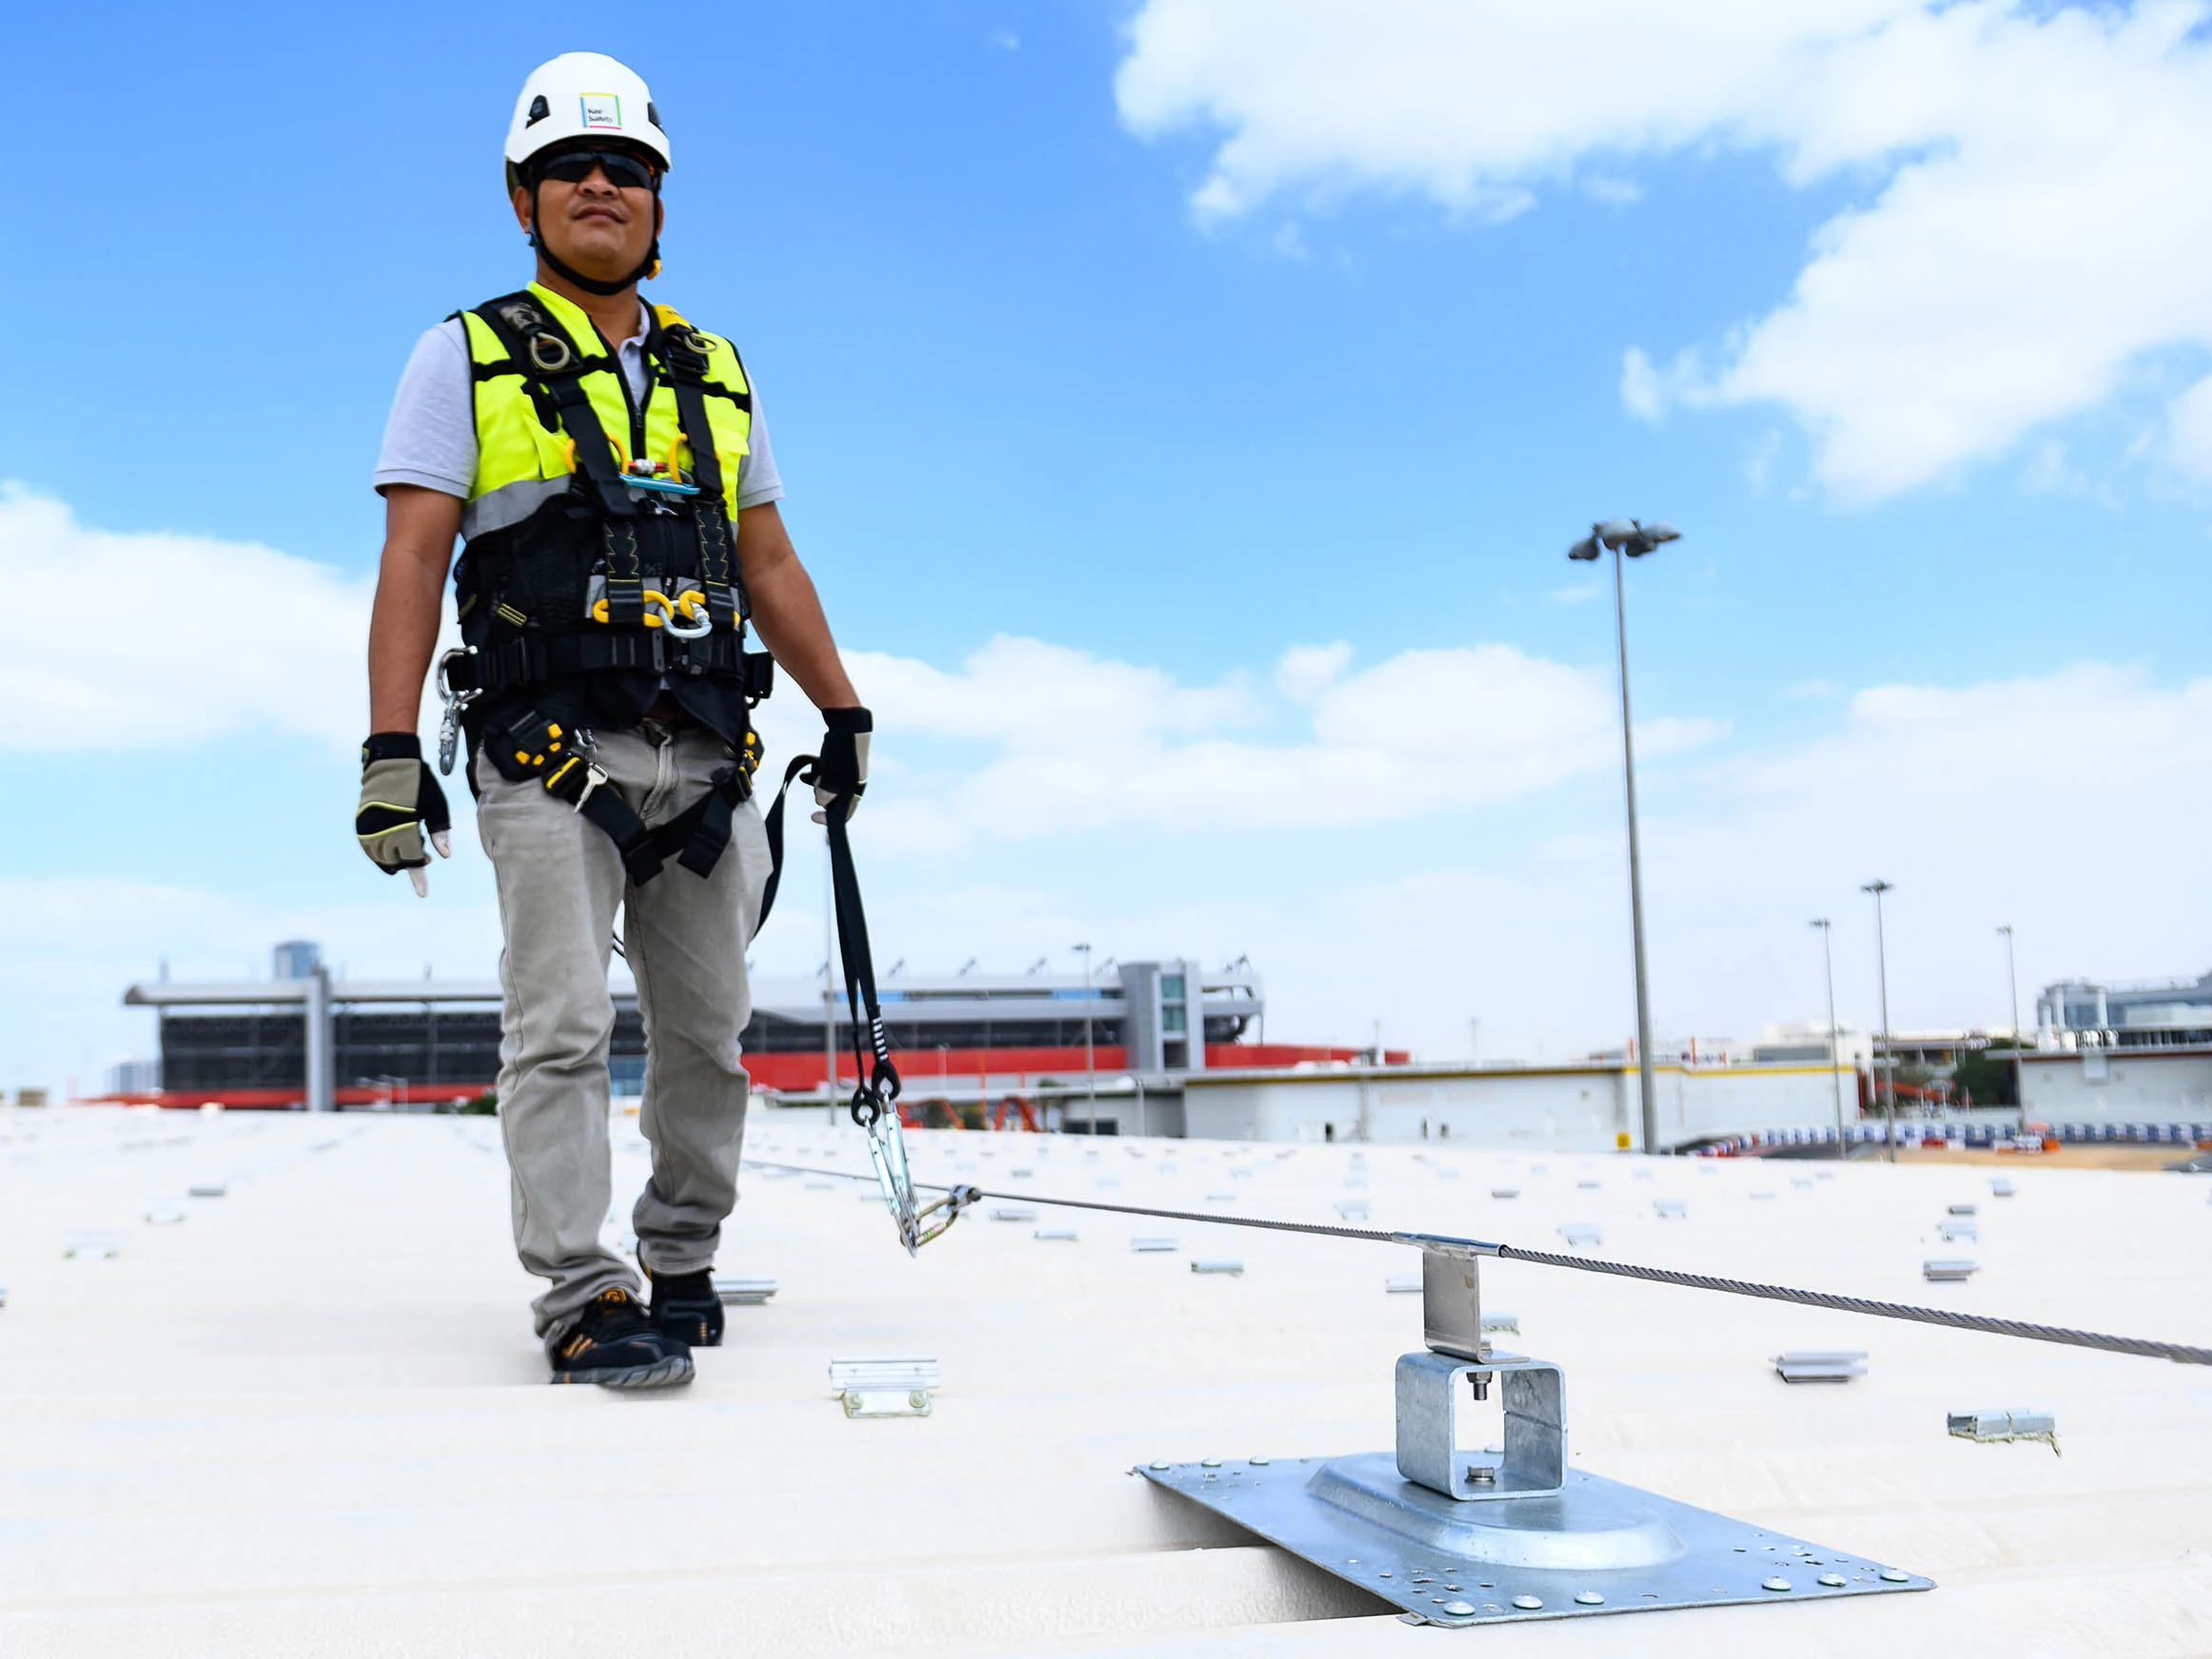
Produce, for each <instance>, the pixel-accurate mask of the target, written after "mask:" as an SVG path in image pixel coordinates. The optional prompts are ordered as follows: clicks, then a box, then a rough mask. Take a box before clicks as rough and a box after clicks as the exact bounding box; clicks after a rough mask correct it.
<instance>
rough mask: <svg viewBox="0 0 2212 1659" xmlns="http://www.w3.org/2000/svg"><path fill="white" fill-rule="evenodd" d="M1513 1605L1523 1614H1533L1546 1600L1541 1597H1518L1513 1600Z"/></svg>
mask: <svg viewBox="0 0 2212 1659" xmlns="http://www.w3.org/2000/svg"><path fill="white" fill-rule="evenodd" d="M1513 1605H1514V1606H1515V1607H1517V1608H1518V1609H1520V1610H1521V1611H1523V1612H1529V1613H1533V1612H1535V1611H1536V1610H1537V1609H1538V1608H1540V1607H1542V1606H1543V1605H1544V1598H1543V1597H1542V1596H1540V1595H1517V1596H1515V1597H1514V1598H1513Z"/></svg>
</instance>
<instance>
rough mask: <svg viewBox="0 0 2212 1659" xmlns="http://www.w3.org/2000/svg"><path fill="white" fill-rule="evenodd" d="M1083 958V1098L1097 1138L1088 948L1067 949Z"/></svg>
mask: <svg viewBox="0 0 2212 1659" xmlns="http://www.w3.org/2000/svg"><path fill="white" fill-rule="evenodd" d="M1068 948H1069V949H1071V950H1073V951H1074V952H1075V953H1076V954H1077V955H1078V956H1081V957H1082V958H1083V1097H1084V1100H1085V1101H1086V1103H1087V1105H1088V1109H1089V1112H1090V1133H1091V1136H1092V1138H1093V1139H1094V1140H1095V1139H1096V1138H1097V1136H1098V1057H1097V1054H1096V1053H1095V1052H1094V1050H1093V1049H1092V1047H1091V1041H1090V947H1089V946H1088V945H1087V944H1085V945H1072V946H1069V947H1068Z"/></svg>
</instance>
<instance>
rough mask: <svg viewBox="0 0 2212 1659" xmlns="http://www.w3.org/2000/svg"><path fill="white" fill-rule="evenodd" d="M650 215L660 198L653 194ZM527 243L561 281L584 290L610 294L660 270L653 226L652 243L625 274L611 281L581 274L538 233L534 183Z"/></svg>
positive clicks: (655, 212)
mask: <svg viewBox="0 0 2212 1659" xmlns="http://www.w3.org/2000/svg"><path fill="white" fill-rule="evenodd" d="M653 216H654V217H655V218H656V219H658V218H659V217H660V200H659V198H658V197H657V196H656V197H655V198H654V203H653ZM530 245H531V246H532V247H533V248H535V249H536V250H537V252H538V258H539V259H541V260H543V261H544V262H545V263H547V264H548V265H550V266H552V267H553V271H554V274H555V275H557V276H558V277H560V278H561V279H562V280H563V281H565V282H571V283H575V284H576V285H577V287H579V288H581V289H582V290H583V291H584V292H585V293H587V294H599V295H602V296H608V297H611V296H613V295H616V294H619V293H621V292H622V291H623V290H624V289H625V288H634V287H636V285H637V284H638V283H642V282H644V281H645V280H646V279H647V278H649V277H656V276H658V275H659V274H660V232H659V230H658V228H657V227H656V229H655V231H654V236H653V245H652V246H650V247H648V248H647V249H646V250H645V258H644V260H643V262H642V263H639V265H638V266H637V268H636V270H634V271H632V272H631V273H630V274H629V275H628V276H626V277H624V278H622V279H621V280H620V281H619V282H614V283H609V282H602V281H601V280H600V279H599V278H597V277H587V276H585V275H584V274H583V272H581V271H579V270H577V268H576V267H575V266H574V265H572V264H570V263H568V262H567V261H566V260H564V259H562V258H561V257H560V256H559V255H558V254H557V253H555V252H554V251H553V249H551V248H550V247H547V246H546V245H545V239H544V238H543V237H542V236H539V235H538V186H537V185H531V186H530Z"/></svg>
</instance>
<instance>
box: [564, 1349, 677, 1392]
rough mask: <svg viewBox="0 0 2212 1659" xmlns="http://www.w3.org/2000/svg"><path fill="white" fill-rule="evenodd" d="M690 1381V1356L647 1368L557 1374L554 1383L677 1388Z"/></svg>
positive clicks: (659, 1361)
mask: <svg viewBox="0 0 2212 1659" xmlns="http://www.w3.org/2000/svg"><path fill="white" fill-rule="evenodd" d="M691 1379H692V1356H690V1355H689V1354H671V1355H670V1356H668V1357H667V1358H665V1359H656V1360H654V1361H653V1362H652V1363H651V1364H647V1365H619V1366H617V1365H607V1366H599V1367H597V1368H595V1369H593V1370H590V1371H557V1372H555V1373H554V1374H553V1380H554V1381H555V1382H556V1383H557V1384H558V1383H587V1382H588V1383H593V1384H596V1385H597V1386H598V1387H600V1388H678V1387H681V1386H682V1385H683V1384H684V1383H687V1382H689V1381H691Z"/></svg>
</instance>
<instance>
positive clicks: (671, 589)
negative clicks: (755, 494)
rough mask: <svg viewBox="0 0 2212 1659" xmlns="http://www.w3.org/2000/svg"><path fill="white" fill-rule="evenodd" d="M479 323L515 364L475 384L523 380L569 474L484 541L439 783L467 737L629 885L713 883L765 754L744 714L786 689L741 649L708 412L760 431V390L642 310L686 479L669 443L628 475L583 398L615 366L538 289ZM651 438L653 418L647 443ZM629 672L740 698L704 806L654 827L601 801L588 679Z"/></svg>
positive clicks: (455, 670) (465, 592)
mask: <svg viewBox="0 0 2212 1659" xmlns="http://www.w3.org/2000/svg"><path fill="white" fill-rule="evenodd" d="M457 315H458V314H457ZM470 315H471V316H472V317H473V318H475V319H476V320H477V321H479V322H480V323H481V324H482V325H483V326H484V327H485V328H486V329H487V330H489V331H490V333H491V335H492V336H493V338H494V339H495V340H496V341H497V342H499V347H500V348H501V350H502V351H503V354H504V356H503V360H500V361H488V362H487V361H479V362H477V363H476V364H475V373H476V376H477V379H478V380H479V381H485V380H491V379H496V378H499V377H501V376H507V375H515V376H518V377H519V379H520V381H521V390H522V392H523V393H524V394H525V395H526V396H527V398H528V400H529V401H530V405H531V407H532V409H533V410H534V411H535V413H536V416H537V420H538V424H539V425H540V426H542V427H543V428H544V430H545V431H546V432H547V433H549V434H553V435H556V436H558V437H560V438H562V439H564V440H565V447H566V449H567V450H568V452H569V461H570V464H571V465H572V467H573V471H571V472H570V473H569V475H568V480H567V486H566V488H565V489H564V490H557V491H555V492H553V493H552V494H551V495H549V496H548V497H547V498H545V499H544V500H543V501H542V502H541V503H540V504H539V505H538V507H537V508H536V510H535V511H534V512H532V513H531V514H530V515H528V517H526V518H524V519H523V520H521V521H520V522H519V523H516V524H514V525H512V526H510V527H507V528H503V529H501V530H499V531H495V532H493V533H491V534H490V535H488V536H484V537H478V538H474V539H472V540H471V541H470V544H469V548H468V550H467V551H466V552H465V553H464V554H463V556H462V563H461V569H460V572H458V573H457V576H458V578H459V585H460V588H461V590H462V591H461V594H460V619H461V632H462V637H463V639H464V640H465V641H466V642H467V643H466V644H464V645H463V646H462V647H461V648H460V650H458V651H454V652H449V653H448V654H446V656H445V658H444V660H443V661H441V662H440V665H439V676H438V677H439V691H440V695H442V696H443V697H444V698H445V705H446V707H445V723H444V729H443V731H442V732H441V733H440V745H439V764H440V769H441V770H444V771H450V770H451V768H452V764H453V758H454V751H455V749H456V747H457V744H458V738H459V734H460V729H461V727H462V726H463V725H464V724H465V725H466V727H467V729H468V732H469V735H470V737H471V739H472V744H473V745H476V746H480V747H481V748H482V749H483V751H484V752H485V753H486V754H488V755H489V756H490V758H491V761H492V764H493V765H494V766H495V767H496V768H497V769H498V770H499V773H500V775H501V776H503V777H505V778H507V779H508V780H510V781H512V782H524V781H529V780H536V781H537V782H538V783H540V784H542V785H543V787H544V788H545V790H546V791H547V792H548V793H549V794H551V795H553V796H554V797H555V798H556V799H558V800H560V801H564V802H566V803H567V804H568V805H569V806H570V807H571V808H573V809H574V810H576V811H577V812H578V813H580V814H581V815H582V816H584V817H586V818H588V819H590V820H591V821H592V822H593V823H594V824H596V825H597V826H598V827H599V828H600V829H601V830H604V831H605V832H606V833H607V835H608V836H609V837H610V838H611V839H612V840H613V841H614V842H615V845H616V846H617V848H618V849H620V852H621V855H622V863H623V867H624V869H626V871H627V872H628V874H629V878H630V880H631V882H632V883H633V884H637V885H641V884H643V883H645V882H648V881H650V880H652V879H653V877H654V876H656V875H657V874H658V873H659V872H660V870H661V869H662V868H663V866H664V864H665V863H666V861H667V860H668V859H669V858H671V857H674V858H675V860H676V862H678V863H679V864H681V865H682V866H683V867H684V868H685V869H689V870H692V871H693V872H695V874H698V875H701V876H705V875H707V874H709V873H710V872H711V871H712V870H713V869H714V864H715V862H716V860H718V859H719V858H720V857H721V854H722V852H723V849H725V848H726V847H727V846H728V845H729V841H730V820H731V814H732V813H733V811H734V810H735V809H736V807H737V806H738V805H739V804H740V803H741V802H743V801H745V800H746V799H747V798H749V797H750V795H751V794H752V792H753V774H754V771H756V770H757V769H758V767H759V764H760V758H761V744H760V739H759V736H758V735H757V733H755V732H754V730H753V728H752V722H751V719H750V717H749V715H750V711H751V709H752V708H753V707H754V705H756V704H757V703H758V702H759V701H760V700H761V699H762V698H763V697H766V696H767V695H768V694H769V693H770V692H771V691H772V690H773V685H774V659H773V657H771V656H770V655H769V654H767V653H765V652H750V651H747V650H746V649H745V629H746V623H747V622H748V620H749V619H750V615H751V607H750V604H749V602H748V600H747V597H746V594H745V589H744V584H743V582H742V580H741V579H740V577H739V574H738V570H737V563H736V540H735V536H734V532H733V529H732V525H731V522H730V514H729V507H728V496H727V494H726V489H725V485H726V479H725V477H724V473H723V467H722V461H721V457H720V456H719V454H718V453H717V451H716V444H715V437H714V422H713V420H711V418H710V416H709V413H708V404H707V400H708V399H709V398H710V397H722V398H729V399H732V400H734V401H736V403H737V405H738V407H739V408H741V409H743V410H745V411H746V412H747V414H748V415H749V414H750V409H751V397H750V392H749V391H748V390H745V389H741V387H742V380H741V372H740V387H739V388H733V387H731V386H729V385H726V384H719V383H714V382H712V381H710V379H709V369H710V362H711V356H712V352H713V349H714V348H713V346H712V345H710V343H709V342H708V341H707V340H706V339H705V338H704V337H702V336H700V335H699V334H698V333H696V332H695V330H694V329H693V328H692V327H691V325H690V324H689V323H687V322H684V321H683V320H682V319H681V318H679V317H677V316H675V313H674V312H673V311H668V310H666V309H665V308H657V307H656V308H649V309H648V311H647V316H648V318H649V319H650V321H649V322H648V325H647V338H646V342H645V349H646V352H647V355H648V358H649V360H651V361H657V362H658V364H659V365H660V367H661V369H662V372H663V374H664V376H665V380H664V381H663V384H665V386H666V387H667V389H668V390H669V391H670V392H671V393H672V394H673V396H674V399H675V414H676V420H677V430H678V433H679V435H680V439H681V443H682V445H683V447H684V448H685V449H687V450H688V451H689V453H690V459H691V466H690V468H689V470H688V472H686V471H684V470H682V469H680V468H679V467H678V466H677V464H676V463H677V452H676V450H675V447H674V446H673V445H672V446H671V449H670V453H669V456H668V459H666V460H656V459H653V458H651V457H648V456H642V455H640V456H632V457H630V458H628V459H627V460H626V461H622V462H621V464H617V463H618V459H619V454H618V451H617V445H616V444H615V442H614V441H613V440H612V439H610V437H609V435H608V432H607V430H606V427H605V425H604V423H603V422H602V421H601V420H600V419H599V414H598V411H597V408H595V407H594V405H593V402H592V400H591V397H590V395H589V394H588V393H587V391H586V390H585V388H584V385H583V380H584V377H585V376H587V375H589V374H592V373H596V372H609V373H612V374H614V375H615V376H616V377H617V380H619V377H620V369H619V366H618V364H617V363H616V361H614V359H613V357H612V355H611V354H609V353H606V352H604V351H601V352H600V353H597V354H595V355H593V356H589V357H587V356H585V355H584V354H583V353H582V352H581V351H579V350H578V349H577V344H576V342H575V341H574V340H573V339H572V338H571V337H570V335H569V333H568V332H567V331H566V330H565V329H563V328H562V327H561V325H560V323H559V322H558V320H557V319H556V318H554V317H553V316H552V315H550V314H549V311H548V308H547V306H546V305H545V304H543V303H540V301H539V299H538V296H537V295H536V294H533V293H531V292H529V291H528V290H524V291H523V292H521V293H518V294H511V295H508V296H506V297H505V298H503V299H499V300H493V301H490V302H488V303H485V304H483V305H480V306H478V307H476V309H475V310H474V311H473V312H472V313H471V314H470ZM464 328H465V323H464ZM651 394H652V388H650V387H649V388H648V393H647V398H646V406H647V407H649V406H650V401H651ZM626 396H627V394H626ZM644 425H645V420H644V416H643V415H642V414H640V415H639V417H638V419H637V422H636V431H637V433H638V434H642V432H643V430H644ZM637 447H640V448H642V447H643V445H642V444H639V445H637ZM685 565H689V566H691V567H692V568H691V569H690V570H689V571H685V570H683V569H682V567H683V566H685ZM525 607H528V608H525ZM623 672H628V673H636V674H650V675H654V676H656V677H658V678H661V679H663V680H666V679H668V678H672V677H675V676H687V677H690V678H694V679H696V678H700V677H702V676H703V677H707V678H710V679H712V680H713V681H714V682H715V683H717V684H719V685H721V686H724V687H727V688H729V689H730V690H732V691H734V692H735V693H738V694H739V695H740V696H741V697H742V699H743V708H744V710H745V711H746V713H747V717H745V718H743V719H742V720H736V719H733V720H732V721H731V722H729V723H730V724H731V725H732V726H733V727H741V730H731V731H723V732H721V735H722V736H723V737H724V739H725V740H726V741H728V742H730V744H731V746H732V748H733V750H734V751H735V752H734V760H733V763H732V764H731V765H730V766H728V767H725V768H723V769H721V770H720V771H717V772H715V774H714V779H713V782H712V784H711V786H710V788H709V789H708V791H707V793H706V794H705V795H703V796H702V797H701V798H700V799H699V800H698V801H697V802H695V803H694V804H693V806H692V807H691V808H689V809H688V810H686V811H684V812H682V813H681V814H679V815H678V816H677V817H675V819H673V820H671V821H670V822H668V823H666V824H663V825H660V826H657V827H654V828H648V827H647V826H646V824H645V823H644V822H643V820H642V819H640V818H639V817H638V815H637V813H636V811H635V810H633V809H632V808H631V807H630V805H629V803H628V802H626V801H625V800H624V799H623V798H622V796H621V794H620V793H619V792H618V791H617V790H615V789H613V788H611V787H608V784H607V775H606V773H605V772H604V771H601V770H600V769H599V768H598V767H597V765H595V764H594V763H593V761H592V759H591V756H590V753H589V745H588V738H586V737H585V736H584V732H585V729H586V727H587V725H588V720H587V718H586V715H587V709H586V704H587V702H588V696H587V693H586V687H587V685H588V682H589V680H590V679H591V678H592V677H593V676H597V675H601V674H608V673H623ZM477 705H481V706H480V707H476V706H477Z"/></svg>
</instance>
